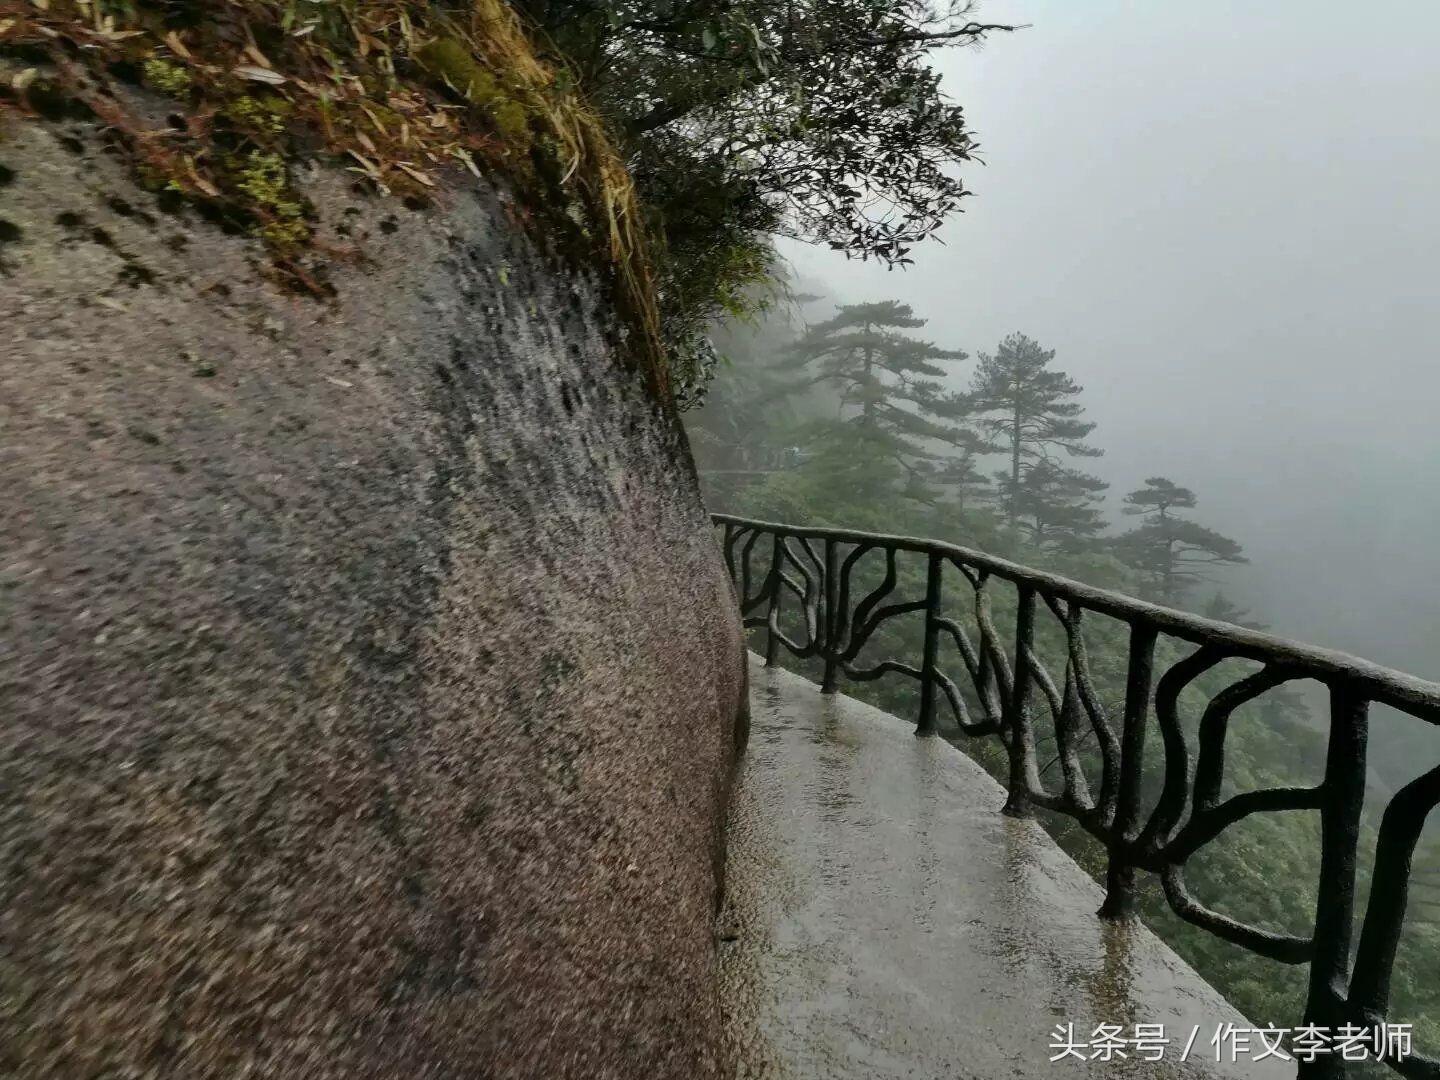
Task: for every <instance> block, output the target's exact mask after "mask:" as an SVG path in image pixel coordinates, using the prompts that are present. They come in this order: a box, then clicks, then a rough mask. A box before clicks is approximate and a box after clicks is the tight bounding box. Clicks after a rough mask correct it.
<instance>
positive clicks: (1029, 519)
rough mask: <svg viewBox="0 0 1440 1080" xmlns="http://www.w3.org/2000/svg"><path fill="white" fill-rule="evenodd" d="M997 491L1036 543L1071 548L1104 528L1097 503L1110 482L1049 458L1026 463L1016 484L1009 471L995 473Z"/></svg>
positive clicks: (1089, 538) (1103, 521) (1091, 537)
mask: <svg viewBox="0 0 1440 1080" xmlns="http://www.w3.org/2000/svg"><path fill="white" fill-rule="evenodd" d="M995 478H996V491H997V494H998V495H999V497H1000V499H1001V500H1002V501H1003V502H1004V504H1005V505H1006V506H1007V507H1012V508H1013V512H1014V514H1015V520H1016V521H1017V522H1018V523H1020V524H1021V525H1023V526H1024V527H1025V528H1027V529H1028V530H1029V531H1030V537H1031V539H1032V540H1033V541H1034V542H1035V544H1036V545H1037V546H1042V547H1043V546H1045V545H1047V544H1048V545H1051V546H1055V547H1062V548H1073V547H1076V546H1078V545H1080V544H1082V543H1083V542H1084V541H1087V540H1091V539H1093V538H1094V537H1095V536H1096V535H1097V534H1098V533H1099V532H1100V531H1101V530H1102V529H1103V528H1104V527H1105V519H1104V518H1103V517H1102V516H1101V513H1100V507H1099V505H1098V503H1099V500H1100V498H1101V496H1102V495H1103V494H1104V493H1105V491H1106V489H1108V488H1109V486H1110V485H1109V484H1107V483H1105V481H1103V480H1101V479H1100V478H1099V477H1097V476H1091V475H1090V474H1088V473H1083V472H1079V471H1077V470H1075V469H1067V468H1064V467H1063V466H1060V465H1056V464H1054V463H1053V462H1049V461H1036V462H1034V463H1032V464H1030V465H1029V466H1026V467H1025V468H1024V469H1023V470H1022V472H1021V475H1020V482H1019V484H1018V485H1017V486H1012V485H1014V481H1013V480H1012V478H1011V475H1010V474H1009V473H1004V472H1001V473H997V474H996V477H995Z"/></svg>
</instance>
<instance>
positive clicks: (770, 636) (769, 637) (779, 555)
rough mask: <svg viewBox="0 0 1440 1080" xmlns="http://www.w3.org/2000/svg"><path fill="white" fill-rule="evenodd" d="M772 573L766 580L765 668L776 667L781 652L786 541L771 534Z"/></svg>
mask: <svg viewBox="0 0 1440 1080" xmlns="http://www.w3.org/2000/svg"><path fill="white" fill-rule="evenodd" d="M770 544H771V547H770V573H769V574H768V575H767V576H766V578H765V590H766V592H768V593H769V594H770V606H769V607H768V608H767V609H766V611H765V666H766V667H774V666H775V657H776V656H777V655H779V652H780V632H779V631H780V627H779V625H778V620H779V618H780V568H781V566H782V565H783V563H782V560H783V559H784V557H785V540H784V537H782V536H781V534H780V533H771V534H770Z"/></svg>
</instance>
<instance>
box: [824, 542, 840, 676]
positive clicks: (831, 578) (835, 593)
mask: <svg viewBox="0 0 1440 1080" xmlns="http://www.w3.org/2000/svg"><path fill="white" fill-rule="evenodd" d="M837 560H838V552H837V551H836V548H835V541H834V540H828V539H827V540H826V541H825V582H824V586H825V590H824V597H825V617H824V618H823V619H822V620H821V621H820V626H821V633H822V634H823V635H824V637H823V638H822V639H821V641H822V646H821V650H820V653H821V655H822V656H823V657H824V658H825V678H824V680H823V681H822V682H821V683H820V692H821V693H822V694H833V693H835V678H836V674H837V671H838V669H839V667H840V620H841V618H842V617H843V613H842V612H839V611H836V610H835V605H836V604H837V603H839V595H840V583H839V582H838V581H836V580H835V564H836V562H837Z"/></svg>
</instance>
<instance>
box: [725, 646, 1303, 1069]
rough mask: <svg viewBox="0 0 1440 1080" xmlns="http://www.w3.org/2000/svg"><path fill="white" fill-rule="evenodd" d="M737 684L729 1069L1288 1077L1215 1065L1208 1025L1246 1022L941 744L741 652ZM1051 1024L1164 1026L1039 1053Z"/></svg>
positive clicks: (1249, 1062) (728, 942)
mask: <svg viewBox="0 0 1440 1080" xmlns="http://www.w3.org/2000/svg"><path fill="white" fill-rule="evenodd" d="M751 694H752V701H753V706H752V708H753V719H752V728H751V735H750V745H749V749H748V750H747V752H746V759H745V763H744V765H743V767H742V770H741V776H740V781H739V785H738V788H737V791H736V795H735V799H734V803H733V806H732V811H731V821H730V833H729V852H728V859H727V865H728V870H727V894H728V899H727V902H726V909H725V911H724V912H723V913H722V915H721V919H720V932H721V946H720V948H721V974H722V983H723V987H724V995H725V997H724V1002H725V1007H726V1011H727V1023H728V1025H729V1030H730V1034H731V1037H732V1039H733V1040H734V1042H735V1043H736V1046H737V1053H738V1055H739V1057H740V1059H741V1063H742V1064H741V1070H740V1075H741V1077H743V1078H758V1077H766V1078H788V1080H831V1078H834V1080H841V1078H844V1080H850V1078H854V1080H888V1078H892V1077H893V1078H900V1077H904V1078H907V1080H969V1078H976V1080H1005V1078H1010V1077H1057V1076H1058V1077H1063V1076H1080V1075H1084V1076H1095V1077H1121V1078H1128V1077H1221V1076H1225V1077H1237V1076H1244V1077H1251V1076H1253V1077H1291V1076H1293V1075H1294V1071H1293V1070H1294V1068H1295V1066H1294V1065H1293V1064H1289V1063H1282V1062H1279V1061H1277V1060H1276V1059H1275V1058H1269V1059H1267V1060H1265V1061H1255V1060H1253V1058H1254V1054H1255V1053H1257V1052H1259V1051H1260V1050H1261V1049H1263V1048H1260V1047H1258V1045H1257V1046H1256V1048H1255V1049H1253V1050H1252V1051H1251V1054H1250V1055H1249V1057H1246V1056H1244V1055H1242V1057H1241V1060H1240V1061H1238V1062H1234V1063H1232V1062H1229V1061H1225V1062H1222V1063H1217V1062H1216V1061H1215V1048H1214V1045H1213V1044H1212V1043H1211V1042H1210V1040H1211V1038H1212V1037H1213V1036H1214V1034H1215V1031H1216V1028H1217V1026H1222V1025H1224V1024H1226V1023H1232V1024H1235V1025H1237V1026H1239V1027H1250V1026H1252V1025H1250V1024H1249V1023H1248V1022H1247V1021H1246V1020H1245V1019H1244V1018H1243V1017H1242V1016H1241V1015H1240V1014H1239V1013H1238V1012H1237V1011H1236V1010H1235V1009H1234V1008H1233V1007H1232V1006H1230V1005H1229V1004H1227V1003H1226V1002H1225V1000H1224V999H1223V998H1222V997H1221V996H1220V995H1219V994H1218V993H1217V992H1216V991H1215V990H1214V989H1213V988H1211V987H1210V986H1209V985H1208V984H1207V983H1205V982H1204V981H1203V980H1202V979H1201V978H1200V977H1199V976H1198V975H1196V974H1195V973H1194V972H1193V971H1192V970H1191V969H1190V968H1189V967H1188V966H1187V965H1186V964H1185V963H1184V962H1183V961H1182V960H1181V959H1180V958H1179V957H1177V956H1176V955H1175V954H1174V953H1173V952H1172V951H1171V950H1170V949H1169V948H1168V947H1166V946H1165V945H1164V944H1163V943H1161V942H1160V941H1159V940H1158V939H1157V938H1156V937H1155V936H1154V935H1153V934H1152V933H1150V932H1149V931H1148V930H1146V929H1145V928H1144V927H1143V926H1140V925H1137V924H1131V925H1115V924H1110V923H1106V922H1103V921H1102V920H1100V919H1098V918H1096V916H1095V910H1096V908H1098V907H1099V906H1100V901H1101V899H1102V892H1101V890H1100V888H1099V886H1098V885H1096V884H1095V882H1094V881H1092V880H1091V879H1090V877H1089V876H1088V875H1086V874H1085V872H1084V871H1082V870H1081V869H1080V868H1079V867H1078V866H1077V865H1076V864H1075V863H1074V862H1073V861H1072V860H1071V859H1070V858H1069V856H1067V855H1065V854H1064V853H1063V852H1062V851H1061V850H1060V849H1059V848H1058V847H1057V846H1056V845H1055V844H1054V842H1053V841H1052V840H1050V838H1049V837H1048V836H1046V835H1045V833H1044V832H1043V831H1042V830H1041V829H1040V827H1039V826H1038V825H1036V824H1035V823H1034V822H1030V821H1018V820H1015V819H1013V818H1007V817H1005V816H1003V815H1002V814H1000V812H999V810H1000V807H1001V805H1002V804H1003V802H1004V792H1003V790H1002V789H1001V787H1000V786H999V785H998V784H997V783H996V782H995V781H994V780H993V779H991V777H990V776H989V775H988V774H986V773H985V772H984V771H983V770H981V769H980V767H979V766H978V765H976V764H974V763H973V762H972V761H971V760H970V759H969V758H967V757H966V756H965V755H963V754H962V753H960V752H959V751H958V750H956V749H955V748H954V747H952V746H950V745H949V744H948V743H946V742H945V741H944V740H942V739H917V738H915V736H914V735H913V733H912V728H911V727H910V726H909V725H907V724H905V723H903V722H902V721H900V720H899V719H897V718H895V717H893V716H890V715H888V714H886V713H882V712H880V711H878V710H876V709H873V708H871V707H869V706H867V705H863V704H861V703H859V702H856V701H854V700H852V699H850V698H847V697H844V696H842V695H835V696H831V697H827V696H825V695H822V694H820V693H819V691H818V690H817V688H816V687H815V686H814V684H812V683H809V682H807V681H805V680H804V679H801V678H798V677H796V676H794V675H791V674H789V673H787V672H784V671H780V670H778V669H766V668H765V667H764V666H763V665H761V664H760V663H759V662H758V661H757V660H756V659H755V658H754V657H752V658H751ZM1261 1019H1263V1018H1261ZM1066 1023H1071V1024H1073V1025H1074V1031H1075V1035H1076V1041H1077V1042H1081V1043H1086V1042H1088V1041H1089V1040H1090V1038H1091V1035H1092V1033H1093V1032H1094V1030H1095V1028H1096V1026H1097V1025H1099V1024H1101V1023H1107V1024H1113V1025H1119V1026H1121V1027H1122V1028H1123V1031H1122V1034H1123V1036H1124V1037H1126V1038H1133V1036H1134V1034H1135V1031H1134V1025H1135V1024H1137V1023H1140V1024H1163V1025H1164V1028H1165V1035H1166V1036H1167V1037H1168V1038H1170V1039H1171V1040H1172V1041H1171V1043H1170V1045H1169V1046H1167V1047H1165V1048H1164V1052H1165V1056H1164V1057H1163V1058H1162V1059H1161V1060H1159V1061H1158V1062H1151V1061H1145V1060H1143V1059H1142V1057H1141V1056H1140V1055H1139V1054H1137V1053H1136V1051H1135V1048H1134V1047H1133V1046H1130V1047H1127V1048H1126V1052H1127V1054H1128V1055H1129V1056H1127V1057H1125V1058H1123V1059H1121V1058H1118V1057H1112V1059H1111V1060H1109V1061H1104V1060H1100V1059H1096V1060H1087V1061H1084V1062H1082V1061H1079V1060H1076V1059H1075V1057H1074V1056H1069V1057H1066V1058H1065V1059H1063V1060H1061V1061H1057V1062H1051V1060H1050V1058H1051V1056H1052V1055H1054V1054H1056V1053H1058V1051H1057V1050H1055V1049H1052V1046H1051V1043H1052V1032H1054V1030H1055V1028H1056V1025H1057V1024H1058V1025H1064V1024H1066ZM1197 1025H1198V1028H1199V1032H1198V1036H1197V1037H1196V1039H1195V1040H1194V1043H1193V1045H1192V1048H1191V1050H1190V1053H1189V1056H1188V1059H1187V1060H1186V1061H1184V1062H1182V1061H1181V1060H1180V1058H1181V1054H1182V1051H1183V1050H1184V1047H1185V1043H1186V1041H1187V1040H1188V1039H1189V1037H1190V1033H1191V1031H1192V1029H1194V1028H1195V1027H1196V1026H1197ZM1251 1041H1252V1043H1253V1042H1255V1040H1254V1039H1253V1038H1252V1040H1251ZM1079 1052H1081V1053H1085V1054H1087V1055H1088V1054H1091V1053H1094V1052H1095V1051H1094V1050H1093V1049H1091V1048H1089V1047H1084V1048H1082V1050H1081V1051H1079ZM1101 1056H1102V1057H1103V1056H1104V1055H1103V1054H1102V1055H1101ZM1151 1056H1153V1053H1152V1055H1151Z"/></svg>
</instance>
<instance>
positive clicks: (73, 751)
mask: <svg viewBox="0 0 1440 1080" xmlns="http://www.w3.org/2000/svg"><path fill="white" fill-rule="evenodd" d="M0 165H3V168H0V184H3V186H0V268H3V269H0V610H3V632H0V717H3V720H0V866H3V872H0V986H3V990H0V997H3V999H4V1001H5V1005H4V1008H3V1009H0V1072H4V1073H5V1074H7V1075H18V1076H23V1077H62V1076H63V1077H79V1076H102V1075H103V1076H113V1077H122V1076H124V1077H129V1076H136V1077H138V1076H177V1077H179V1076H183V1077H187V1078H200V1077H222V1076H223V1077H227V1078H228V1077H236V1076H252V1075H253V1076H285V1077H297V1078H298V1077H306V1078H314V1077H347V1078H354V1077H397V1078H398V1077H405V1078H420V1077H451V1076H454V1077H460V1076H466V1077H476V1076H483V1077H532V1076H533V1077H542V1076H543V1077H547V1078H553V1077H586V1078H594V1077H645V1078H647V1080H654V1078H664V1077H677V1078H678V1077H685V1078H687V1080H688V1078H692V1077H707V1076H714V1075H718V1074H720V1073H721V1072H722V1070H723V1066H724V1062H723V1054H722V1052H721V1050H720V1048H719V1037H718V1034H717V1031H718V1013H717V1004H716V998H715V985H714V978H713V968H714V943H713V935H712V928H711V919H712V912H713V905H714V903H715V900H716V895H717V890H718V887H719V877H718V867H719V863H718V862H717V852H718V847H719V840H720V833H719V828H720V822H721V820H722V814H723V803H724V799H725V795H726V791H727V785H728V777H729V771H730V767H731V763H732V760H733V756H734V753H735V748H736V744H737V739H739V738H743V732H742V731H741V729H740V728H741V723H742V721H741V719H740V718H741V717H742V716H743V710H744V685H743V680H744V675H743V654H742V652H741V646H740V637H739V631H738V627H737V625H736V620H735V616H734V614H733V600H732V599H731V595H730V587H729V583H728V581H727V579H726V577H725V574H724V570H723V566H722V564H721V562H720V560H719V558H718V554H717V552H716V549H715V546H714V544H713V541H712V539H711V537H710V533H709V529H708V527H707V523H706V521H705V518H704V514H703V510H702V507H701V504H700V500H699V496H698V493H697V487H696V482H695V477H694V473H693V468H692V467H691V465H690V460H689V453H688V450H687V448H686V446H685V443H684V439H683V436H682V434H681V432H680V427H679V424H678V423H677V421H676V418H675V416H674V414H673V411H672V410H670V408H669V407H668V406H666V405H661V404H657V403H656V402H655V401H654V399H653V398H652V396H651V394H650V393H649V392H648V391H647V390H646V388H645V380H644V379H643V378H642V376H641V375H640V374H639V373H637V372H636V371H634V370H632V369H630V368H629V367H627V366H626V364H625V363H624V362H623V361H622V359H621V355H620V354H621V352H623V350H617V349H615V348H614V347H613V346H612V342H613V340H614V338H613V335H612V334H608V333H607V328H608V320H607V317H606V313H605V311H604V310H603V307H604V305H603V302H602V301H601V300H600V296H601V293H600V292H599V291H598V290H597V289H595V288H594V287H593V285H592V283H591V282H590V281H588V280H587V279H586V278H585V277H583V276H582V275H577V274H576V272H575V271H574V270H573V269H572V268H567V266H566V265H565V264H564V263H563V262H561V261H559V260H556V259H553V258H550V257H547V256H546V255H544V254H543V253H542V252H541V251H540V249H539V248H538V247H537V243H536V242H535V241H534V240H532V239H530V238H527V232H526V230H524V229H522V228H520V227H519V226H517V225H516V224H515V223H514V220H513V219H514V217H515V214H514V212H513V208H512V207H511V206H510V204H509V203H508V201H507V200H506V198H505V197H504V194H503V192H500V191H497V190H491V189H489V188H483V189H482V190H475V189H474V187H473V185H461V184H456V185H455V186H454V187H452V188H451V189H450V190H449V191H448V192H446V193H445V194H443V195H442V196H441V198H440V200H439V203H440V205H439V206H438V207H437V208H435V209H431V210H426V211H419V212H415V211H410V210H406V209H403V208H401V207H400V206H399V204H398V203H396V202H395V201H393V200H378V199H371V198H368V197H365V196H361V195H357V194H355V193H354V192H353V191H352V190H351V189H350V186H349V183H348V179H347V178H346V177H345V174H344V173H343V172H341V171H340V170H338V169H337V170H334V171H316V172H314V173H312V174H311V175H310V176H309V177H308V178H307V179H306V181H305V182H306V185H307V188H308V191H309V193H310V195H311V197H312V198H313V200H314V202H315V205H316V206H317V207H318V208H319V211H320V215H321V222H320V236H321V239H322V240H328V241H330V242H332V243H334V244H337V245H350V244H353V245H355V246H356V247H357V248H358V249H359V250H360V251H361V252H362V253H363V254H362V257H361V258H358V259H354V260H351V261H350V262H348V263H347V262H343V261H339V262H337V263H336V269H335V270H334V272H333V280H334V284H335V286H336V290H337V296H336V298H335V299H334V300H333V301H330V302H318V301H316V300H313V299H309V298H302V297H297V296H293V295H289V294H286V293H284V292H282V291H281V290H279V289H277V288H276V287H275V286H273V285H271V284H269V283H267V282H266V281H265V280H264V277H263V274H262V271H263V260H262V257H261V256H260V254H259V253H258V251H257V248H256V246H255V244H254V243H253V242H252V241H250V240H248V239H247V238H245V237H241V236H230V235H223V234H222V233H221V232H220V231H219V230H218V229H216V228H215V227H213V226H211V225H208V224H205V223H203V222H200V221H198V220H197V219H193V218H191V217H190V216H188V213H187V212H184V211H182V212H180V213H178V214H175V213H167V212H165V211H163V210H162V209H161V208H160V207H159V206H158V205H157V203H156V200H155V198H154V197H153V196H150V195H147V194H145V193H144V192H142V191H140V190H138V189H137V188H135V187H133V186H132V185H131V183H130V182H129V179H128V173H127V171H126V170H125V168H124V167H122V166H121V165H120V164H118V163H117V162H116V161H115V160H114V159H112V158H111V157H110V156H107V154H106V153H104V152H103V147H102V145H101V142H100V139H99V132H98V130H97V129H95V128H93V127H90V126H86V125H83V124H81V125H73V124H72V125H59V124H54V123H49V124H40V123H34V122H25V123H11V124H9V125H7V127H6V128H5V132H4V139H3V141H0Z"/></svg>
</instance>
